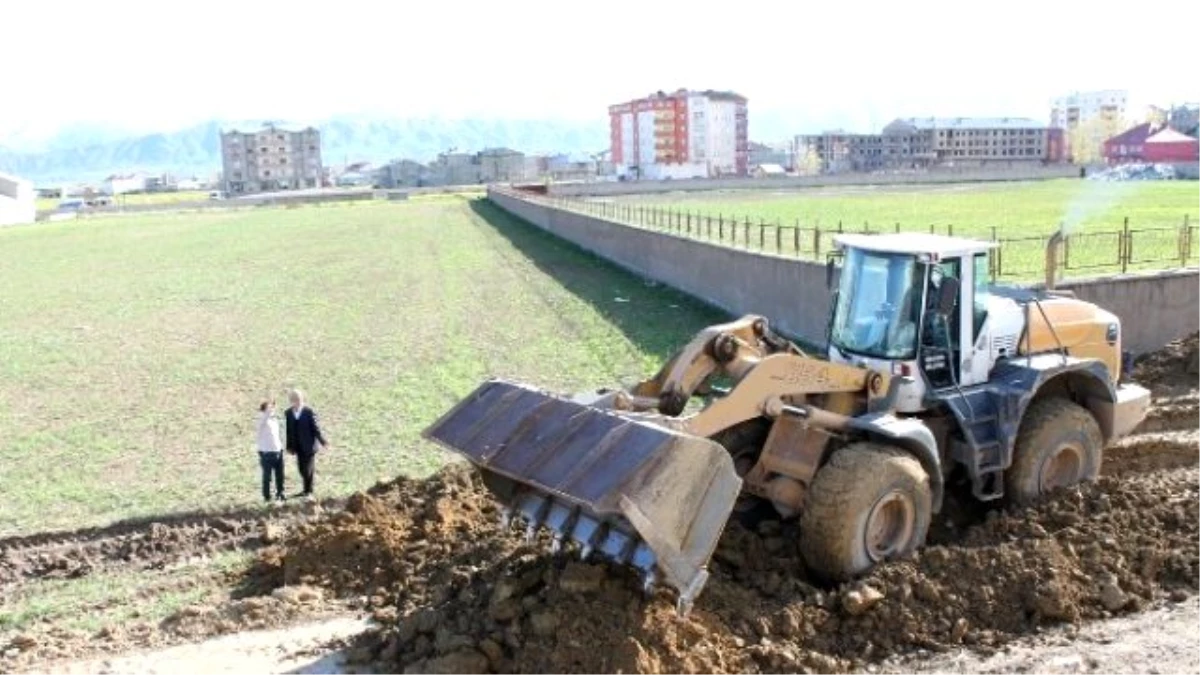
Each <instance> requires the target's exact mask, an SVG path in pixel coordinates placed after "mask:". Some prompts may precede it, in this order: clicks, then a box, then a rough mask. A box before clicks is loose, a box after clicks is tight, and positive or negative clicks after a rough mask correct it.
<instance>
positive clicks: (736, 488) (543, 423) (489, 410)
mask: <svg viewBox="0 0 1200 675" xmlns="http://www.w3.org/2000/svg"><path fill="white" fill-rule="evenodd" d="M423 436H424V437H425V438H427V439H429V440H431V441H434V442H435V443H438V444H439V445H441V446H443V447H446V448H448V449H450V450H452V451H454V452H456V453H459V454H461V455H463V456H465V457H466V458H467V459H469V460H470V461H471V462H472V463H473V464H474V465H475V466H476V467H478V468H479V470H480V471H481V473H482V476H483V479H484V483H485V484H486V485H487V486H488V489H489V490H490V491H491V492H492V493H493V494H494V495H496V497H498V498H499V500H500V501H501V502H502V503H503V504H504V505H505V508H504V514H505V521H506V522H507V521H508V520H509V519H511V517H512V516H514V515H516V516H519V517H521V518H523V519H524V520H525V521H526V522H527V523H528V526H527V530H526V536H527V537H528V538H529V539H530V540H532V538H533V536H534V534H535V532H536V530H537V528H538V527H539V526H542V527H546V528H548V529H549V530H550V531H552V532H553V535H554V543H553V544H552V550H555V551H557V550H558V549H560V548H561V547H562V545H563V544H564V543H565V542H570V541H574V542H575V543H577V544H578V545H579V547H580V551H581V555H582V557H584V558H586V557H588V556H589V555H590V554H592V553H598V554H600V555H602V556H603V557H605V558H608V559H611V560H614V561H616V562H618V563H620V564H627V565H631V566H633V567H635V568H637V569H638V570H639V571H640V572H641V574H642V579H643V582H644V584H645V588H646V590H649V589H650V588H652V587H653V586H654V584H655V583H656V581H657V580H658V579H659V578H660V575H661V577H662V578H664V579H665V581H666V582H667V583H668V584H669V585H671V586H673V587H674V588H675V589H676V590H677V591H678V592H679V604H678V610H679V612H680V613H681V614H684V613H686V612H687V611H688V610H689V609H690V607H691V604H692V602H693V600H694V599H695V597H696V595H697V594H699V592H700V591H701V590H702V589H703V587H704V583H705V582H706V581H707V579H708V570H707V565H708V560H709V558H710V557H711V556H712V554H713V550H714V549H715V548H716V544H717V540H718V538H719V537H720V535H721V532H722V530H723V529H724V527H725V523H726V521H727V520H728V518H729V515H730V512H731V511H732V510H733V505H734V500H735V499H736V498H737V496H738V494H739V492H740V491H741V487H742V481H741V479H740V478H739V477H738V475H737V473H736V472H735V470H734V467H733V462H732V460H731V458H730V456H729V453H728V452H726V450H725V449H724V448H723V447H722V446H721V445H719V444H717V443H716V442H714V441H711V440H709V439H707V438H701V437H698V436H692V435H689V434H686V433H682V432H679V431H676V430H673V429H668V428H666V427H663V426H659V425H656V424H654V423H653V422H649V421H645V420H638V419H633V418H631V417H625V416H622V415H621V414H620V413H617V412H613V411H610V410H603V409H599V408H594V407H591V406H588V405H585V404H583V403H580V402H577V401H572V400H568V399H566V398H563V397H559V396H556V395H553V394H550V393H548V392H544V391H541V390H539V389H535V388H533V387H531V386H528V385H525V384H520V383H514V382H507V381H503V380H489V381H487V382H485V383H483V384H482V385H480V387H479V388H478V389H476V390H475V391H474V392H473V393H472V394H471V395H470V396H468V397H467V398H465V399H464V400H463V401H461V402H460V403H459V404H458V405H456V406H455V407H454V408H452V409H451V410H450V411H449V412H447V413H446V414H445V415H443V416H442V418H441V419H439V420H438V421H436V422H434V423H433V424H432V425H431V426H430V427H429V428H428V429H426V430H425V432H424V433H423Z"/></svg>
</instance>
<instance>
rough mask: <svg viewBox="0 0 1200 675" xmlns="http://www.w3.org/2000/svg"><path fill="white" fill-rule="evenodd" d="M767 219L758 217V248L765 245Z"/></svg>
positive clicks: (760, 248)
mask: <svg viewBox="0 0 1200 675" xmlns="http://www.w3.org/2000/svg"><path fill="white" fill-rule="evenodd" d="M766 229H767V221H765V220H763V219H762V218H759V219H758V250H760V251H761V250H763V249H765V248H766V247H767V233H766Z"/></svg>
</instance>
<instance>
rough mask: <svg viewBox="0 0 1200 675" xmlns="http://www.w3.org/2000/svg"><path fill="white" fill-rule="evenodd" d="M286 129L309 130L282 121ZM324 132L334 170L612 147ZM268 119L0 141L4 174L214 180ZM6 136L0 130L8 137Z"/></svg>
mask: <svg viewBox="0 0 1200 675" xmlns="http://www.w3.org/2000/svg"><path fill="white" fill-rule="evenodd" d="M280 124H281V126H284V127H288V128H296V127H298V126H303V125H300V124H293V123H287V122H282V121H281V122H280ZM312 124H313V126H316V127H317V128H318V129H320V130H321V149H322V155H323V158H324V160H325V163H326V164H328V165H333V164H342V163H348V162H356V161H369V162H376V163H380V162H386V161H388V160H391V159H395V158H407V159H414V160H417V161H420V162H428V161H431V160H432V159H434V158H435V157H436V156H437V154H438V153H439V152H445V151H447V150H450V149H455V150H458V151H463V152H475V151H479V150H483V149H485V148H489V147H507V148H512V149H514V150H519V151H521V152H524V153H527V154H543V153H545V154H553V153H567V154H572V155H579V154H594V153H596V152H599V151H601V150H604V149H605V148H607V147H608V142H609V141H608V125H607V123H606V120H604V119H603V118H599V119H597V120H595V121H587V122H578V121H572V120H500V119H445V118H409V119H397V118H383V117H375V116H366V115H347V116H338V117H332V118H329V119H325V120H320V121H314V122H312ZM260 126H262V121H261V120H260V121H253V122H246V121H241V122H229V121H218V120H211V121H208V122H205V123H203V124H197V125H195V126H191V127H188V128H185V129H180V130H177V131H170V132H159V133H149V134H140V135H139V134H135V133H131V132H128V131H126V130H123V129H115V128H112V127H104V126H102V125H74V126H70V127H64V128H61V129H57V130H52V131H49V132H47V131H46V130H38V131H39V133H37V134H31V133H26V134H25V135H24V136H21V135H19V134H9V135H8V136H4V135H0V172H5V173H11V174H15V175H18V176H21V177H24V178H28V179H30V180H33V181H34V182H35V183H37V184H39V185H42V184H55V183H62V182H76V181H98V180H102V179H103V178H104V177H106V176H108V175H110V174H113V173H128V172H133V171H146V172H151V173H163V172H171V173H174V174H176V175H181V176H190V175H196V176H198V177H207V176H210V175H212V174H213V173H214V172H216V171H218V170H220V167H221V157H220V136H219V135H220V132H221V130H229V129H234V128H237V129H244V130H251V129H256V128H258V127H260ZM788 126H789V125H788V124H786V122H785V120H784V119H782V118H780V117H779V116H775V118H774V119H771V118H770V117H759V116H756V115H755V114H754V113H753V111H752V112H751V135H752V137H754V138H755V139H763V140H774V139H775V138H783V137H786V135H787V134H788V133H789V132H788V131H786V129H787V127H788ZM2 133H3V131H0V134H2Z"/></svg>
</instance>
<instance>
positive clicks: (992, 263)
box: [988, 225, 1000, 283]
mask: <svg viewBox="0 0 1200 675" xmlns="http://www.w3.org/2000/svg"><path fill="white" fill-rule="evenodd" d="M992 241H996V226H995V225H993V226H992ZM992 250H994V251H996V255H989V256H988V276H989V277H991V278H992V283H995V282H996V258H997V256H999V255H1000V253H999V251H1000V247H999V246H997V247H996V248H995V249H992Z"/></svg>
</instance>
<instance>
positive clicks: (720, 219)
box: [709, 213, 725, 242]
mask: <svg viewBox="0 0 1200 675" xmlns="http://www.w3.org/2000/svg"><path fill="white" fill-rule="evenodd" d="M709 220H710V221H711V220H712V219H711V218H709ZM717 241H720V242H724V241H725V214H723V213H718V214H717Z"/></svg>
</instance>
